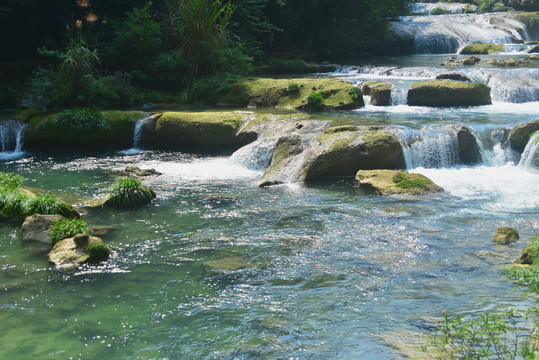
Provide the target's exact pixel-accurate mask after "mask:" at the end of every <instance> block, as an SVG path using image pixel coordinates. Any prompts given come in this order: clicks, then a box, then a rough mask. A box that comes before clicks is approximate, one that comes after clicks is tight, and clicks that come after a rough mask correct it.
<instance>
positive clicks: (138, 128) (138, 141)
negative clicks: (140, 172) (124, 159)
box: [121, 114, 159, 155]
mask: <svg viewBox="0 0 539 360" xmlns="http://www.w3.org/2000/svg"><path fill="white" fill-rule="evenodd" d="M158 116H159V115H158V114H152V115H143V116H141V117H140V118H139V119H138V120H137V122H136V124H135V130H134V132H133V147H132V148H131V149H128V150H123V151H121V153H122V154H126V155H134V154H138V153H141V152H142V151H143V150H142V133H143V130H144V127H145V126H146V125H148V124H150V122H151V121H152V120H154V119H155V118H156V117H158Z"/></svg>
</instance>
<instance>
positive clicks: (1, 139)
mask: <svg viewBox="0 0 539 360" xmlns="http://www.w3.org/2000/svg"><path fill="white" fill-rule="evenodd" d="M26 127H27V125H26V124H22V123H20V122H18V121H15V120H7V121H1V122H0V150H1V152H0V160H8V159H13V158H16V157H19V156H20V155H21V154H23V151H22V148H23V140H24V137H23V135H24V130H25V129H26Z"/></svg>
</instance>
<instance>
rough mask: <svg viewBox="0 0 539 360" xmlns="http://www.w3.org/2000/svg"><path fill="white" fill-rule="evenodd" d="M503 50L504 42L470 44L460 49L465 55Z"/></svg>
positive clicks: (494, 52)
mask: <svg viewBox="0 0 539 360" xmlns="http://www.w3.org/2000/svg"><path fill="white" fill-rule="evenodd" d="M502 51H503V44H469V45H466V46H465V47H464V48H462V50H461V51H460V53H461V54H465V55H480V54H483V55H486V54H496V53H499V52H502Z"/></svg>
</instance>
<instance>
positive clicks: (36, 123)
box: [24, 111, 143, 152]
mask: <svg viewBox="0 0 539 360" xmlns="http://www.w3.org/2000/svg"><path fill="white" fill-rule="evenodd" d="M142 115H143V112H142V111H105V112H103V116H104V118H105V121H106V122H107V124H108V125H109V127H110V129H108V130H107V131H91V132H77V133H76V132H66V131H65V130H61V129H59V128H57V126H56V125H55V118H56V116H57V114H54V113H53V114H45V113H36V114H33V116H31V118H30V124H29V126H28V132H27V134H26V136H25V139H24V145H25V148H26V149H28V150H30V151H41V150H46V151H51V150H53V151H65V150H69V151H71V152H84V151H94V150H116V149H125V148H129V147H130V146H131V145H132V144H133V132H134V129H135V124H136V122H137V119H138V118H140V117H141V116H142Z"/></svg>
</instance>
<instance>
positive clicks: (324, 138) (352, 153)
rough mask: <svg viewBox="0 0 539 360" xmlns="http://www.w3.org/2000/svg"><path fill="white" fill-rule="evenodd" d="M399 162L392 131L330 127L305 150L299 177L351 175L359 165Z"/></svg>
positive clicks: (382, 165)
mask: <svg viewBox="0 0 539 360" xmlns="http://www.w3.org/2000/svg"><path fill="white" fill-rule="evenodd" d="M403 165H404V158H403V153H402V147H401V145H400V143H399V140H398V139H397V137H396V136H395V135H392V134H389V133H386V132H384V131H381V130H377V129H372V130H370V131H358V130H357V129H353V128H350V127H348V126H341V127H333V128H329V129H327V130H326V131H324V133H322V134H321V135H320V136H318V137H317V138H316V140H314V141H313V144H312V146H310V147H309V149H308V150H307V152H306V154H305V158H304V161H303V164H302V166H301V168H300V171H299V180H300V181H304V182H310V181H316V180H320V179H323V178H327V177H343V176H354V175H355V174H356V172H357V171H358V170H360V169H397V168H401V167H402V166H403Z"/></svg>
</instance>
